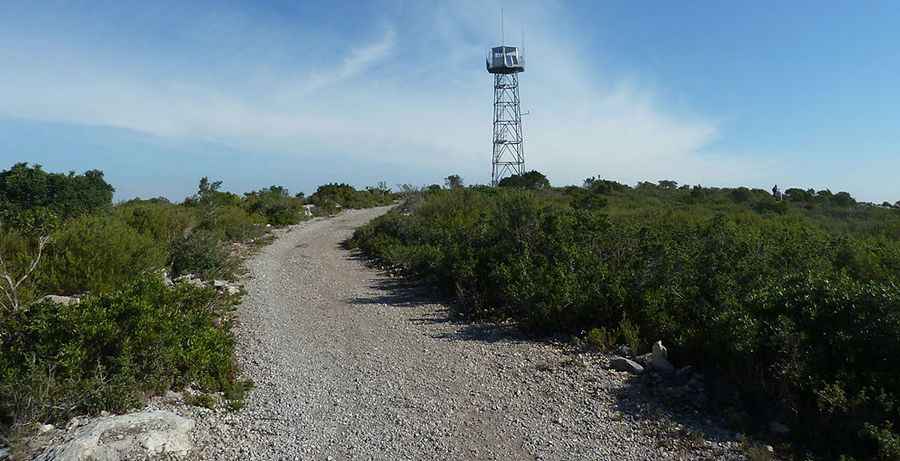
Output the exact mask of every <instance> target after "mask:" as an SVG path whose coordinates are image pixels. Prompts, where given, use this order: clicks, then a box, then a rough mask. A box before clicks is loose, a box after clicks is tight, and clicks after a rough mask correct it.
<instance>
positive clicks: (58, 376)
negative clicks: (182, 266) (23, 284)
mask: <svg viewBox="0 0 900 461" xmlns="http://www.w3.org/2000/svg"><path fill="white" fill-rule="evenodd" d="M228 309H230V308H229V307H228V306H223V305H221V304H220V303H219V301H218V300H217V298H216V295H215V292H214V290H212V289H206V288H194V287H191V286H188V285H179V286H178V287H176V288H175V289H168V288H166V287H165V286H164V285H163V283H162V281H161V280H159V278H158V277H146V278H143V279H141V280H138V281H136V282H134V283H132V284H130V285H126V286H125V287H124V288H121V289H118V290H115V291H112V292H110V293H107V294H104V295H99V296H88V297H86V298H84V299H82V301H81V303H80V304H77V305H68V306H66V305H53V304H51V303H46V302H45V303H40V304H34V305H32V306H31V307H30V308H29V309H28V310H27V311H22V312H20V313H17V314H14V315H5V316H2V317H0V322H2V330H3V331H5V332H7V335H6V337H5V338H4V340H3V341H2V342H0V377H2V380H0V421H2V425H3V426H5V427H6V428H7V429H9V428H10V427H12V426H15V425H21V424H25V423H28V422H32V421H42V422H51V423H59V422H64V421H66V419H67V418H69V417H71V416H73V415H77V414H84V413H97V412H99V411H100V410H111V411H124V410H126V409H128V408H130V407H132V406H134V405H137V404H139V403H140V402H141V401H142V399H143V398H144V396H145V395H147V394H152V393H159V392H162V391H164V390H166V389H180V388H183V387H184V386H186V385H188V384H190V383H196V384H198V385H199V386H200V387H201V388H202V390H205V391H210V392H213V391H226V392H227V393H228V395H231V396H233V397H237V396H239V393H240V391H241V389H245V388H246V386H245V385H244V384H243V383H238V382H236V381H235V365H234V357H233V353H232V351H233V339H232V337H231V335H230V333H229V332H228V329H227V325H225V326H224V327H217V326H215V324H216V319H218V318H220V317H221V316H223V315H225V314H226V312H227V310H228ZM235 392H238V394H235Z"/></svg>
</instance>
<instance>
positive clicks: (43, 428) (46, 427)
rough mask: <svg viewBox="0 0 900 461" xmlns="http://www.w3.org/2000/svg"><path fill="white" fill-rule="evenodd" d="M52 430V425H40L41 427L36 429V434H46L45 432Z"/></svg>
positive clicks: (53, 427) (54, 427)
mask: <svg viewBox="0 0 900 461" xmlns="http://www.w3.org/2000/svg"><path fill="white" fill-rule="evenodd" d="M53 429H56V426H54V425H52V424H41V427H39V428H38V432H40V433H41V434H46V433H47V432H50V431H52V430H53Z"/></svg>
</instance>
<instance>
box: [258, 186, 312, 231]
mask: <svg viewBox="0 0 900 461" xmlns="http://www.w3.org/2000/svg"><path fill="white" fill-rule="evenodd" d="M243 206H244V208H246V210H247V211H248V212H249V213H251V214H255V215H259V216H262V217H264V219H265V222H266V223H268V224H271V225H273V226H287V225H290V224H297V223H298V222H300V221H302V220H303V219H304V218H305V216H304V215H303V200H302V199H300V198H296V197H292V196H291V195H290V193H289V192H288V190H287V189H285V188H283V187H279V186H272V187H269V188H266V189H260V190H258V191H254V192H249V193H246V194H244V201H243Z"/></svg>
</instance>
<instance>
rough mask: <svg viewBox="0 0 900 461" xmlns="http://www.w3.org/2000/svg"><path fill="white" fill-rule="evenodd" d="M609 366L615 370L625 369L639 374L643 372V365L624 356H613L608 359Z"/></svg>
mask: <svg viewBox="0 0 900 461" xmlns="http://www.w3.org/2000/svg"><path fill="white" fill-rule="evenodd" d="M609 366H610V367H611V368H612V369H613V370H616V371H627V372H629V373H634V374H636V375H639V374H641V373H643V372H644V367H642V366H641V365H640V364H639V363H637V362H635V361H634V360H631V359H626V358H625V357H613V358H612V359H610V361H609Z"/></svg>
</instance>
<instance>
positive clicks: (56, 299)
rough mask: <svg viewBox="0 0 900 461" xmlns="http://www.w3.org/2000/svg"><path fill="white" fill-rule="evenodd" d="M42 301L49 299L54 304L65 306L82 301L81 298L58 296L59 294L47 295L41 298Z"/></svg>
mask: <svg viewBox="0 0 900 461" xmlns="http://www.w3.org/2000/svg"><path fill="white" fill-rule="evenodd" d="M41 301H42V302H44V301H48V302H51V303H53V304H62V305H63V306H70V305H75V304H78V303H80V302H81V300H80V299H78V298H76V297H74V296H58V295H47V296H44V297H43V298H41Z"/></svg>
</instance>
